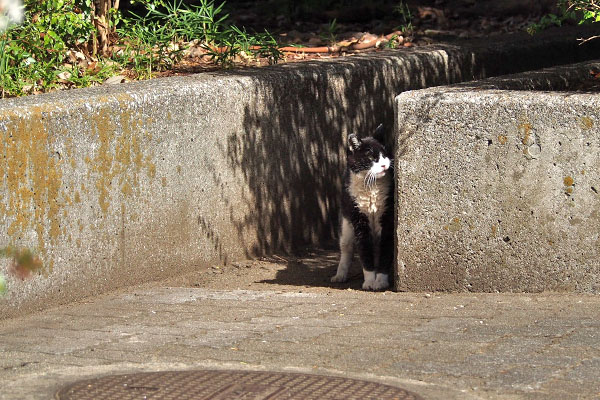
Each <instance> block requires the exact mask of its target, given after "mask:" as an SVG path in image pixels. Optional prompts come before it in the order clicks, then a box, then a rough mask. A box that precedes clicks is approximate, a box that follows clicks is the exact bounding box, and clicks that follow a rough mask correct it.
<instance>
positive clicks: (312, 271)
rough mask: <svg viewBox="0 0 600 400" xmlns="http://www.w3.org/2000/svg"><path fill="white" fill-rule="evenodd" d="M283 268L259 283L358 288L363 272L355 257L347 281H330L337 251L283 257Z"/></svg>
mask: <svg viewBox="0 0 600 400" xmlns="http://www.w3.org/2000/svg"><path fill="white" fill-rule="evenodd" d="M285 260H286V261H285V268H284V269H279V270H278V271H277V272H276V274H275V277H274V278H273V279H263V280H261V281H258V282H259V283H267V284H273V285H285V286H301V287H328V288H331V289H340V290H345V289H360V288H361V287H362V281H363V274H362V269H361V267H360V261H359V260H358V259H357V258H356V257H355V259H354V262H353V263H352V266H351V267H350V270H349V274H348V281H347V282H343V283H332V282H331V277H332V276H333V275H335V273H336V270H337V264H338V261H339V252H338V251H327V250H315V251H311V252H309V253H307V254H306V255H304V256H302V257H294V258H289V259H287V258H286V259H285Z"/></svg>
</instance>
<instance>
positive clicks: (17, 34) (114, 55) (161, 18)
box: [0, 0, 281, 97]
mask: <svg viewBox="0 0 600 400" xmlns="http://www.w3.org/2000/svg"><path fill="white" fill-rule="evenodd" d="M137 3H139V5H140V6H141V9H142V12H141V13H134V12H132V13H129V14H128V15H127V16H124V15H123V14H122V13H121V12H120V11H119V10H118V9H114V8H113V9H110V10H109V12H108V16H107V17H103V18H102V20H101V21H100V23H99V22H98V15H97V10H95V8H94V3H93V2H92V0H48V1H38V0H25V4H24V5H25V18H24V20H23V22H22V23H21V24H19V25H13V26H11V27H8V29H6V30H5V31H4V32H3V33H1V34H0V86H1V88H2V89H1V92H0V95H1V96H2V97H11V96H20V95H25V94H37V93H43V92H47V91H49V90H52V89H56V88H70V87H85V86H90V85H93V84H98V83H102V82H104V81H105V80H106V79H107V78H109V77H110V76H113V75H116V74H121V73H125V74H126V75H127V78H129V79H144V78H149V77H151V76H152V75H153V73H155V72H159V71H163V70H166V69H169V68H172V67H173V65H175V64H177V63H178V62H179V61H181V58H182V57H183V55H184V54H185V52H186V50H188V49H189V48H190V47H192V46H195V45H197V48H198V49H199V51H202V52H203V55H207V57H208V58H210V59H211V60H212V61H214V63H215V64H217V65H220V66H222V67H228V66H231V65H232V64H233V62H234V61H235V60H236V58H237V57H240V56H243V57H245V59H252V58H254V57H261V58H265V57H266V59H267V60H269V62H271V63H276V62H277V61H278V60H279V59H280V58H281V55H280V52H279V50H278V47H277V42H276V41H275V39H274V38H273V37H272V35H271V34H270V33H269V32H266V31H265V32H260V33H249V32H247V31H246V30H245V29H244V28H238V27H237V26H235V25H232V24H230V23H228V15H227V14H226V13H224V12H223V5H224V3H220V4H219V5H216V4H215V3H214V1H209V0H201V1H200V4H198V5H188V4H186V3H183V1H182V0H166V1H163V0H154V1H137ZM99 27H102V29H99ZM102 38H104V39H102Z"/></svg>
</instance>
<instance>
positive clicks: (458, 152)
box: [396, 62, 600, 293]
mask: <svg viewBox="0 0 600 400" xmlns="http://www.w3.org/2000/svg"><path fill="white" fill-rule="evenodd" d="M590 71H600V62H587V63H582V64H577V65H573V66H565V67H558V68H552V69H548V70H544V71H534V72H528V73H524V74H520V75H513V76H505V77H500V78H491V79H488V80H483V81H479V82H471V83H465V84H460V85H456V86H450V87H443V88H432V89H425V90H420V91H410V92H405V93H402V94H400V95H399V96H398V97H397V99H396V111H397V114H396V115H397V121H396V130H397V133H398V136H397V148H396V160H397V171H398V173H397V195H398V203H397V247H398V253H397V274H396V278H397V279H396V288H397V289H399V290H408V291H420V290H436V291H438V290H450V291H465V290H468V291H477V292H480V291H483V292H495V291H499V292H512V291H526V292H541V291H568V292H594V293H597V292H598V291H600V250H599V249H600V194H599V191H600V173H599V171H600V128H599V124H600V96H599V95H598V94H596V93H585V92H583V93H582V92H570V91H568V90H569V88H571V87H576V86H577V84H578V83H579V82H580V81H581V80H582V79H585V78H589V77H590ZM516 88H519V89H522V88H525V89H527V90H511V89H516ZM553 89H558V90H563V91H551V90H553Z"/></svg>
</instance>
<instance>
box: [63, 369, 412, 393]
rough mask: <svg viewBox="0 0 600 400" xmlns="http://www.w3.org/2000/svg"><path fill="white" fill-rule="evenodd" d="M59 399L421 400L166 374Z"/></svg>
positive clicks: (338, 381)
mask: <svg viewBox="0 0 600 400" xmlns="http://www.w3.org/2000/svg"><path fill="white" fill-rule="evenodd" d="M57 398H58V399H60V400H84V399H93V400H107V399H118V400H128V399H132V400H134V399H135V400H141V399H148V400H149V399H161V400H162V399H165V400H167V399H173V400H175V399H177V400H186V399H190V400H192V399H193V400H198V399H216V400H225V399H228V400H229V399H244V400H245V399H252V400H259V399H270V400H279V399H288V400H291V399H302V400H304V399H356V400H359V399H360V400H362V399H378V400H385V399H398V400H400V399H411V400H412V399H414V400H417V399H422V398H421V397H420V396H418V395H416V394H414V393H410V392H407V391H406V390H404V389H400V388H397V387H393V386H388V385H383V384H380V383H375V382H368V381H361V380H357V379H347V378H342V377H333V376H322V375H309V374H293V373H279V372H275V373H274V372H259V371H206V370H202V371H166V372H164V371H163V372H144V373H137V374H127V375H111V376H105V377H102V378H97V379H89V380H84V381H79V382H76V383H74V384H72V385H69V386H67V387H65V388H63V389H61V390H60V391H59V392H58V393H57Z"/></svg>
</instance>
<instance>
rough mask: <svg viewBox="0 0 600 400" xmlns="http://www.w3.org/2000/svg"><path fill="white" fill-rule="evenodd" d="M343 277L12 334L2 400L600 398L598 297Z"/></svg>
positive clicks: (152, 293) (316, 272)
mask: <svg viewBox="0 0 600 400" xmlns="http://www.w3.org/2000/svg"><path fill="white" fill-rule="evenodd" d="M334 269H335V254H334V253H327V252H317V253H313V254H309V255H308V256H306V257H302V258H292V259H283V258H275V259H270V260H259V261H248V262H245V263H237V264H234V265H230V266H227V267H222V266H221V267H215V268H213V269H211V270H208V271H202V272H198V273H195V274H192V275H187V276H180V277H177V278H175V279H173V280H171V281H169V282H161V283H160V285H158V284H156V285H146V286H140V287H136V288H132V289H129V290H127V291H122V292H116V293H113V294H110V295H104V296H100V297H97V298H93V299H89V300H88V301H87V302H85V303H79V304H73V305H68V306H62V307H59V308H55V309H52V310H48V311H44V312H42V313H39V314H36V315H31V316H27V317H23V318H19V319H13V320H8V321H2V324H1V326H0V351H1V354H2V356H1V358H0V385H1V387H0V398H1V399H47V398H51V397H52V395H53V393H55V391H56V390H57V389H58V388H59V387H61V386H62V385H64V384H66V383H68V382H72V381H75V380H78V379H81V378H87V377H94V376H99V375H106V374H111V373H123V372H131V371H156V370H167V369H169V370H171V369H178V370H180V369H194V368H218V369H223V368H229V369H253V370H273V371H300V372H311V373H320V374H329V375H344V376H350V377H355V378H363V379H368V380H374V381H380V382H385V383H388V384H393V385H397V386H400V387H403V388H405V389H408V390H411V391H413V392H416V393H419V394H421V395H422V396H423V397H424V398H427V399H475V398H482V399H516V398H527V399H529V398H531V399H578V398H581V399H592V398H600V333H599V328H600V307H599V306H600V296H591V295H571V294H557V293H542V294H535V295H532V294H529V295H522V294H437V293H432V294H425V293H421V294H409V293H392V292H385V293H366V292H362V291H359V290H356V288H358V287H359V285H360V279H359V278H358V275H355V279H353V281H352V282H350V284H349V285H336V286H330V285H329V284H328V283H327V277H328V276H329V275H331V274H333V272H334ZM167 286H168V287H167ZM195 286H198V287H195ZM349 288H350V289H349Z"/></svg>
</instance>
